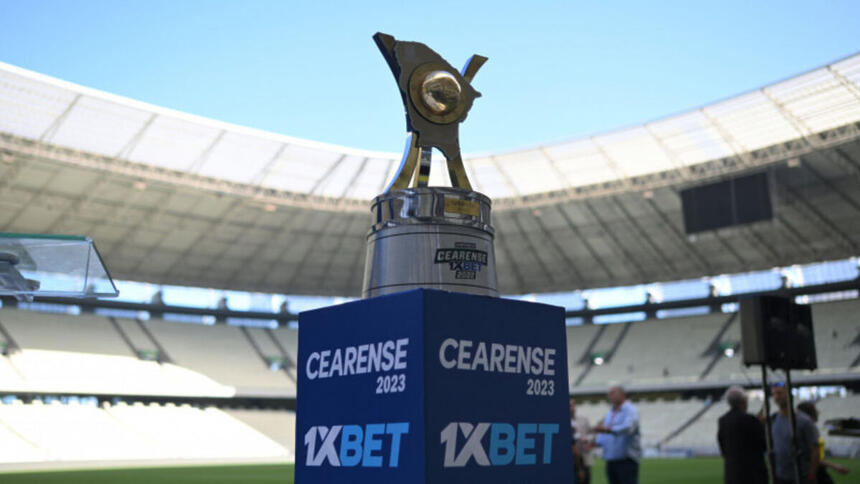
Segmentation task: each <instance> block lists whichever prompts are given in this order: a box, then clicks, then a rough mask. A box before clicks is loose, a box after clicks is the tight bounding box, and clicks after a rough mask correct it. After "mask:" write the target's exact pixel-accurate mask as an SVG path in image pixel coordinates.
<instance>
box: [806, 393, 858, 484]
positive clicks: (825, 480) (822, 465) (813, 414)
mask: <svg viewBox="0 0 860 484" xmlns="http://www.w3.org/2000/svg"><path fill="white" fill-rule="evenodd" d="M797 410H798V411H800V412H803V413H805V414H806V415H807V416H808V417H809V418H811V419H812V421H813V422H815V423H816V424H818V409H817V408H815V402H812V401H807V402H801V403H799V404H798V405H797ZM825 458H826V454H825V452H824V439H823V438H822V437H821V436H820V435H819V436H818V474H817V476H816V477H817V478H818V484H832V483H833V478H832V477H830V474H828V473H827V469H828V468H829V469H833V470H834V471H836V472H838V473H839V474H848V472H849V471H848V468H846V467H844V466H841V465H839V464H837V463H835V462H830V461H828V460H826V459H825Z"/></svg>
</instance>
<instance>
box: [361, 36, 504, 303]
mask: <svg viewBox="0 0 860 484" xmlns="http://www.w3.org/2000/svg"><path fill="white" fill-rule="evenodd" d="M373 40H374V41H375V42H376V45H377V46H378V47H379V50H380V52H382V55H383V57H385V60H386V62H387V63H388V66H389V67H390V68H391V72H392V73H393V74H394V78H395V80H396V81H397V86H398V88H399V89H400V95H401V97H402V99H403V105H404V108H405V111H406V128H407V136H406V147H405V149H404V152H403V158H402V159H401V161H400V166H399V167H398V169H397V171H396V173H395V175H394V178H393V179H392V180H391V182H390V183H389V184H388V186H387V187H386V189H385V193H383V194H381V195H379V196H377V197H376V198H374V199H373V202H372V206H371V211H372V212H373V217H374V224H373V226H372V227H371V229H370V232H369V234H368V236H367V259H366V262H365V268H364V284H363V289H362V295H363V296H364V297H365V298H368V297H374V296H380V295H384V294H391V293H395V292H400V291H405V290H409V289H416V288H432V289H443V290H448V291H455V292H462V293H468V294H478V295H486V296H498V289H497V281H496V263H495V255H494V252H493V234H494V231H493V227H492V226H491V225H490V199H489V198H488V197H486V196H485V195H483V194H481V193H478V192H476V191H473V190H472V186H471V184H470V183H469V179H468V176H467V175H466V169H465V167H464V166H463V159H462V156H461V154H460V140H459V125H460V123H461V122H463V120H465V119H466V115H467V114H468V112H469V109H470V108H471V107H472V103H473V102H474V100H475V98H477V97H479V96H480V95H481V93H479V92H478V91H476V90H475V89H474V88H473V87H472V85H471V82H472V78H473V77H474V76H475V74H476V73H477V72H478V69H480V68H481V66H482V65H483V64H484V62H486V61H487V58H486V57H483V56H480V55H473V56H472V57H470V58H469V60H468V61H466V65H465V66H464V67H463V69H462V71H459V72H458V71H457V70H456V69H454V68H453V67H452V66H451V65H450V64H449V63H448V62H446V61H445V60H444V59H443V58H442V57H441V56H440V55H439V54H437V53H436V52H434V51H433V50H432V49H430V48H429V47H427V46H426V45H424V44H421V43H418V42H404V41H399V40H396V39H395V38H394V37H392V36H390V35H386V34H383V33H377V34H376V35H374V36H373ZM433 148H436V149H438V150H439V151H441V152H442V154H443V155H445V158H446V160H447V165H448V175H449V176H450V179H451V187H450V188H449V187H429V186H427V184H428V181H429V178H430V164H431V163H430V162H431V153H432V150H433Z"/></svg>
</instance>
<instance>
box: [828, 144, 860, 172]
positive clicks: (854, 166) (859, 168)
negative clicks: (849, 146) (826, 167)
mask: <svg viewBox="0 0 860 484" xmlns="http://www.w3.org/2000/svg"><path fill="white" fill-rule="evenodd" d="M830 158H831V159H832V160H834V161H835V162H836V163H837V164H838V165H840V166H842V167H843V168H845V169H846V170H848V172H849V173H851V174H852V175H854V176H855V177H860V163H858V162H857V161H855V160H853V159H852V158H851V157H850V156H848V155H847V154H845V152H844V151H842V149H840V148H833V156H831V157H830Z"/></svg>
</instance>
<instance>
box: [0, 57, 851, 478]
mask: <svg viewBox="0 0 860 484" xmlns="http://www.w3.org/2000/svg"><path fill="white" fill-rule="evenodd" d="M237 158H241V159H242V160H243V162H242V165H241V169H237V168H236V165H235V160H236V159H237ZM398 163H399V155H398V154H395V153H390V152H372V151H366V150H361V149H355V148H349V147H343V146H335V145H329V144H324V143H320V142H315V141H311V140H305V139H299V138H294V137H290V136H286V135H282V134H277V133H273V132H267V131H262V130H256V129H251V128H246V127H242V126H238V125H234V124H229V123H225V122H221V121H216V120H213V119H207V118H203V117H199V116H196V115H192V114H188V113H184V112H179V111H174V110H170V109H166V108H162V107H158V106H154V105H150V104H146V103H143V102H140V101H136V100H134V99H128V98H125V97H121V96H118V95H114V94H111V93H109V92H103V91H99V90H95V89H91V88H88V87H85V86H81V85H77V84H74V83H71V82H67V81H64V80H61V79H57V78H54V77H50V76H47V75H43V74H40V73H38V72H33V71H30V70H27V69H23V68H20V67H16V66H14V65H11V64H5V63H0V231H2V232H6V233H19V234H86V235H87V236H89V237H92V238H93V239H94V240H95V242H96V243H97V245H98V248H99V250H100V253H101V256H102V257H103V259H104V262H105V264H106V266H107V267H108V268H109V269H110V271H111V276H112V277H113V278H114V280H115V281H116V284H117V287H118V289H119V291H120V296H119V298H116V299H81V300H77V299H71V298H64V297H37V298H36V299H35V300H34V301H20V300H16V299H15V298H13V297H3V298H2V308H0V349H2V356H0V399H2V401H0V449H2V451H0V479H2V480H3V482H123V483H124V482H152V481H155V480H157V479H158V480H162V481H164V482H213V481H215V480H218V481H221V482H270V481H271V482H292V480H291V479H292V466H291V464H292V463H293V462H294V459H295V454H296V446H297V445H301V442H300V441H297V439H296V435H295V434H296V419H295V408H296V383H297V380H298V376H297V375H298V374H297V366H296V362H297V361H298V339H299V332H300V328H299V327H298V323H297V321H298V313H299V312H301V311H304V310H308V309H314V308H318V307H324V306H329V305H333V304H340V303H343V302H347V301H351V300H353V299H356V298H359V297H360V294H361V286H362V274H363V269H364V263H365V250H366V235H367V230H368V227H369V224H370V218H369V212H368V200H370V199H372V198H373V197H374V196H376V195H378V194H379V193H380V192H382V190H383V189H384V187H385V184H386V183H387V181H388V180H390V179H391V177H392V176H393V175H394V172H395V170H396V169H397V165H398ZM433 164H434V168H433V170H432V171H431V180H430V185H445V184H447V180H446V178H445V169H444V166H443V160H441V159H436V158H434V160H433ZM465 166H466V170H467V172H468V175H469V178H470V179H471V180H472V183H473V186H474V188H475V189H476V190H477V191H479V192H481V193H484V194H486V195H487V196H489V197H490V198H491V199H492V201H493V210H494V216H493V225H494V227H495V231H496V232H495V250H496V260H497V266H498V274H499V290H500V292H501V293H502V294H503V295H504V296H503V297H507V298H516V299H522V300H527V301H535V302H544V303H548V304H553V305H557V306H562V307H564V308H565V311H566V317H567V327H566V335H567V341H566V347H567V367H568V371H569V374H570V382H569V389H568V390H569V393H570V395H572V396H574V397H575V398H576V399H577V401H578V413H579V415H581V416H585V417H586V418H588V420H590V421H591V422H598V421H600V420H601V419H602V418H603V416H604V415H606V413H607V411H608V410H609V405H608V403H607V401H606V391H607V388H608V387H609V386H610V385H617V384H621V385H624V387H625V388H626V391H627V394H628V395H629V398H630V400H631V401H632V402H633V403H635V405H636V406H637V407H638V409H639V412H640V415H641V422H642V424H641V425H642V427H641V432H642V446H643V455H644V459H643V464H642V466H643V467H642V469H643V471H642V476H643V477H642V479H643V482H721V479H722V463H721V461H720V459H719V458H718V456H719V453H720V451H719V448H718V445H717V441H716V437H715V435H716V429H717V419H718V418H719V417H720V416H721V415H722V414H724V413H725V411H726V409H727V407H726V405H725V402H724V401H723V394H724V393H725V390H726V389H727V388H728V387H729V386H732V385H739V386H742V387H744V388H745V389H747V391H748V394H749V396H750V410H751V411H758V409H759V408H761V407H762V404H763V402H762V398H763V397H762V393H761V391H760V375H759V373H758V369H757V368H746V367H745V366H744V365H743V364H742V361H741V358H740V353H741V352H742V349H743V348H742V347H741V327H740V321H739V318H738V312H737V311H738V301H739V300H740V299H741V298H742V297H745V296H750V295H757V294H779V295H783V296H790V297H792V298H794V300H795V301H796V302H797V303H800V304H803V305H810V306H811V309H812V315H813V319H814V336H815V344H816V352H817V355H818V369H817V370H815V371H801V372H796V375H795V377H794V383H795V385H797V398H799V399H804V400H806V399H811V400H815V401H816V402H817V406H818V410H819V412H820V413H821V414H822V416H824V417H825V418H824V419H822V420H821V421H820V422H819V426H820V428H819V430H820V432H821V434H822V435H823V436H824V438H825V441H826V443H827V449H828V455H829V456H830V458H832V459H835V460H836V461H838V462H842V463H843V464H844V465H847V466H849V467H850V468H851V469H852V470H853V474H849V475H848V476H837V479H843V480H841V481H840V480H837V482H851V479H856V475H857V473H858V472H860V464H858V462H860V461H858V460H857V459H858V458H860V440H858V439H857V438H853V437H845V436H829V435H828V431H829V430H830V429H829V428H828V427H827V426H826V425H825V423H824V421H825V420H826V419H830V418H851V417H855V418H856V417H858V416H860V415H858V413H860V412H858V410H860V332H858V331H860V300H858V291H860V259H858V256H860V249H859V248H858V247H860V54H857V55H853V56H850V57H847V58H844V59H841V60H837V61H834V62H831V63H829V64H827V65H825V66H823V67H820V68H817V69H814V70H811V71H809V72H806V73H803V74H800V75H797V76H794V77H791V78H788V79H785V80H782V81H776V82H773V83H771V84H769V85H767V86H764V87H761V88H756V89H754V90H751V91H748V92H746V93H743V94H740V95H736V96H734V97H731V98H728V99H725V100H722V101H717V102H714V103H711V104H708V105H706V106H703V107H700V108H697V109H692V110H689V111H686V112H682V113H679V114H674V115H671V116H668V117H664V118H661V119H658V120H655V121H652V122H648V123H646V124H641V125H637V126H632V127H628V128H623V129H618V130H614V131H610V132H605V133H602V134H598V135H595V136H590V137H583V138H576V139H572V140H569V141H565V142H561V143H555V144H547V145H543V146H536V147H533V148H529V149H523V150H517V151H507V152H499V153H491V154H486V155H481V156H473V157H467V158H466V159H465ZM750 176H758V177H759V178H758V179H759V180H764V181H763V183H764V184H765V187H766V191H767V192H768V193H769V198H768V200H767V203H768V204H770V205H771V206H772V210H770V214H769V216H765V217H764V218H763V219H761V220H758V221H754V222H752V223H728V224H726V225H725V226H723V227H720V228H717V229H713V230H703V231H699V232H697V233H693V234H691V233H689V230H687V229H688V227H687V226H686V225H685V213H684V209H683V206H682V205H683V204H682V196H681V194H682V193H683V192H685V191H686V190H689V189H694V188H696V187H699V186H703V185H707V184H710V183H715V182H727V181H729V182H733V181H735V180H743V179H748V177H750ZM742 203H753V202H750V201H744V202H742ZM686 223H687V224H689V220H687V221H686ZM771 377H772V378H773V379H780V378H782V376H781V375H780V374H779V373H778V372H776V373H774V374H772V375H771ZM598 465H599V464H598ZM7 473H8V474H7ZM599 474H600V473H599V472H596V471H595V479H599V478H601V476H598V475H599ZM595 482H603V481H599V480H596V481H595Z"/></svg>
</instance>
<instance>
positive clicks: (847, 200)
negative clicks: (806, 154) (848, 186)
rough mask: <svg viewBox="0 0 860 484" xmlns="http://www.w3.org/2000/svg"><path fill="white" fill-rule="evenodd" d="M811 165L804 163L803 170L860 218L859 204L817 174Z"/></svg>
mask: <svg viewBox="0 0 860 484" xmlns="http://www.w3.org/2000/svg"><path fill="white" fill-rule="evenodd" d="M812 165H813V164H812V163H804V164H803V166H804V168H806V171H808V172H809V173H811V174H812V176H813V177H815V179H816V180H818V182H819V183H821V184H822V185H824V186H825V187H827V189H828V190H830V191H831V192H833V193H835V194H836V195H838V196H839V198H841V199H842V200H844V201H845V203H847V204H848V205H850V206H851V208H853V209H854V210H855V211H856V212H857V213H858V216H860V203H858V202H857V201H856V200H854V199H853V198H851V197H849V196H848V195H846V194H845V192H844V191H842V190H840V189H839V187H838V186H836V185H835V184H833V183H832V182H831V181H830V180H828V179H827V178H825V177H824V175H822V174H821V173H819V172H818V170H816V169H815V168H813V167H812Z"/></svg>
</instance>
